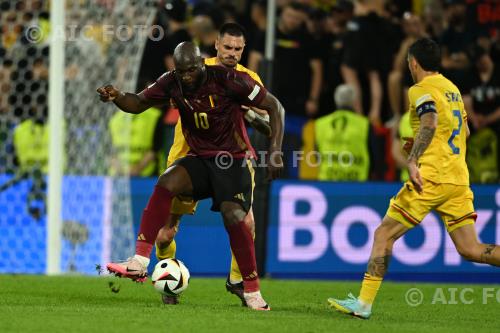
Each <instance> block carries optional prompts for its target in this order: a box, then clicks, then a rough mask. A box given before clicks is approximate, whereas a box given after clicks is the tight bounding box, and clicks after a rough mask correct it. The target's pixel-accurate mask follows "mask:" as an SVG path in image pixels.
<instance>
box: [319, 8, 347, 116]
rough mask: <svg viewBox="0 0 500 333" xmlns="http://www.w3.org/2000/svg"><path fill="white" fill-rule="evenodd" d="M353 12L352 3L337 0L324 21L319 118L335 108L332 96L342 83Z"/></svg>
mask: <svg viewBox="0 0 500 333" xmlns="http://www.w3.org/2000/svg"><path fill="white" fill-rule="evenodd" d="M353 10H354V7H353V4H352V2H350V1H349V0H339V1H337V3H336V5H335V6H334V7H333V8H332V11H331V14H330V16H329V17H328V18H327V21H326V24H327V27H326V29H327V32H328V33H327V36H326V41H325V44H324V46H325V48H324V49H325V58H324V59H323V63H324V71H323V78H324V84H323V89H322V91H321V97H320V111H319V115H320V116H321V115H325V114H327V113H330V112H331V110H334V109H335V108H336V107H337V106H336V105H335V103H334V99H333V98H332V96H333V93H334V91H335V88H336V87H337V86H338V85H340V84H342V83H343V82H344V80H343V79H342V75H341V72H340V65H341V60H342V57H343V52H344V39H345V35H346V33H347V22H349V21H350V20H351V19H352V16H353Z"/></svg>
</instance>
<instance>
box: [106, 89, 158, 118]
mask: <svg viewBox="0 0 500 333" xmlns="http://www.w3.org/2000/svg"><path fill="white" fill-rule="evenodd" d="M97 93H98V94H99V98H100V99H101V101H103V102H113V103H115V105H116V106H118V107H119V108H120V109H121V110H122V111H124V112H127V113H135V114H137V113H141V112H143V111H146V110H147V109H149V108H150V107H152V106H154V105H156V104H158V101H156V100H151V99H147V98H146V97H145V96H144V94H143V93H139V94H132V93H124V92H122V91H120V90H118V89H117V88H115V87H114V86H112V85H106V86H102V87H100V88H98V89H97Z"/></svg>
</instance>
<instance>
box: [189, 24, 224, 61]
mask: <svg viewBox="0 0 500 333" xmlns="http://www.w3.org/2000/svg"><path fill="white" fill-rule="evenodd" d="M189 30H190V32H191V36H192V37H193V41H194V42H195V43H196V44H197V45H198V47H199V48H200V51H201V56H202V57H203V58H212V57H215V56H216V55H217V51H216V50H215V48H214V45H215V40H216V39H217V35H218V32H217V29H216V28H215V24H214V22H213V21H212V19H211V18H210V16H207V15H198V16H195V17H194V18H193V21H192V22H191V26H190V29H189Z"/></svg>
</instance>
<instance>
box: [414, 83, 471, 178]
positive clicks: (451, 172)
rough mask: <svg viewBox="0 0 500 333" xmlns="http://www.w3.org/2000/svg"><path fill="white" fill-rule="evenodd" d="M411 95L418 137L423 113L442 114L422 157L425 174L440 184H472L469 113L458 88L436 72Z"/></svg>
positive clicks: (421, 169) (423, 174) (422, 169)
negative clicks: (467, 157) (467, 159)
mask: <svg viewBox="0 0 500 333" xmlns="http://www.w3.org/2000/svg"><path fill="white" fill-rule="evenodd" d="M408 97H409V100H410V110H409V111H410V123H411V127H412V129H413V132H414V133H415V137H416V136H417V135H418V132H419V127H420V117H419V115H420V114H423V113H425V112H426V111H428V110H429V109H432V110H435V111H436V112H437V116H438V125H437V129H436V132H435V134H434V138H433V139H432V142H431V143H430V145H429V147H427V149H426V151H425V152H424V153H423V154H422V156H421V157H420V159H419V160H418V164H419V166H420V174H421V176H422V177H423V178H425V179H428V180H430V181H432V182H434V183H438V184H442V183H447V184H455V185H469V171H468V169H467V164H466V163H465V149H466V148H465V147H466V139H467V133H466V126H467V125H466V124H467V114H466V112H465V108H464V103H463V101H462V96H461V95H460V91H459V90H458V88H457V87H456V86H455V85H454V84H453V83H452V82H451V81H450V80H448V79H447V78H445V77H444V76H443V75H441V74H436V75H431V76H427V77H425V78H424V79H423V80H422V81H420V82H419V83H417V84H415V85H413V86H412V87H411V88H410V90H409V92H408Z"/></svg>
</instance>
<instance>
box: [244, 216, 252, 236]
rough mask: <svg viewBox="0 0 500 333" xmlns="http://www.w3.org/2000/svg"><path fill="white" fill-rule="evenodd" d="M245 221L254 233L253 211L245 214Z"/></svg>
mask: <svg viewBox="0 0 500 333" xmlns="http://www.w3.org/2000/svg"><path fill="white" fill-rule="evenodd" d="M243 221H245V224H246V226H247V228H248V230H250V232H251V233H252V234H254V233H255V220H254V218H253V215H252V214H251V213H248V214H247V215H246V216H245V219H244V220H243Z"/></svg>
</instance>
